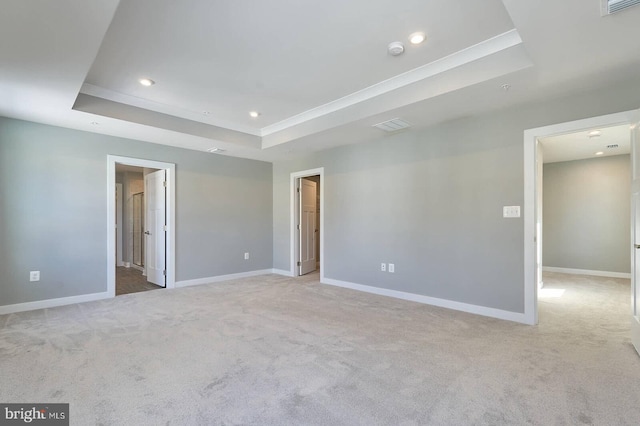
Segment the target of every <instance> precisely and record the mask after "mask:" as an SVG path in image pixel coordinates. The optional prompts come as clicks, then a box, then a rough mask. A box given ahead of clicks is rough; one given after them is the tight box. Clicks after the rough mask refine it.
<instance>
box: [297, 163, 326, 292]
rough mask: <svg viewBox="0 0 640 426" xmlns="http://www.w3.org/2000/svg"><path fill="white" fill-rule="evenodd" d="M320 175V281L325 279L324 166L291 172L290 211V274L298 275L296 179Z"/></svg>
mask: <svg viewBox="0 0 640 426" xmlns="http://www.w3.org/2000/svg"><path fill="white" fill-rule="evenodd" d="M318 175H319V176H320V253H319V254H320V282H323V281H324V167H319V168H317V169H310V170H303V171H299V172H294V173H291V181H290V185H289V188H290V195H291V196H290V199H289V205H290V213H291V215H290V216H289V224H290V230H289V232H290V235H291V240H290V243H289V246H290V248H291V250H290V259H291V263H290V269H289V274H290V275H291V276H292V277H295V276H297V275H298V274H297V273H296V270H297V266H296V265H297V262H298V255H297V249H296V248H297V247H298V243H299V241H298V239H297V238H296V235H297V232H296V231H297V230H296V215H297V214H298V212H297V208H296V181H297V180H298V179H299V178H304V177H309V176H318Z"/></svg>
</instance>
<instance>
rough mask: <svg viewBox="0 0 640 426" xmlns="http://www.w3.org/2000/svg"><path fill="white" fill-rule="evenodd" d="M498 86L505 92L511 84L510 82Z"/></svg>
mask: <svg viewBox="0 0 640 426" xmlns="http://www.w3.org/2000/svg"><path fill="white" fill-rule="evenodd" d="M500 87H502V90H504V91H505V92H508V91H509V89H511V85H510V84H503V85H502V86H500Z"/></svg>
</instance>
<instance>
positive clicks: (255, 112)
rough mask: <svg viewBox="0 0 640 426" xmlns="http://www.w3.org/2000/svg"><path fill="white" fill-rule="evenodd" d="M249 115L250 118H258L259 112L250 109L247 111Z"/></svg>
mask: <svg viewBox="0 0 640 426" xmlns="http://www.w3.org/2000/svg"><path fill="white" fill-rule="evenodd" d="M249 116H250V117H251V118H258V117H259V116H260V113H259V112H258V111H251V112H250V113H249Z"/></svg>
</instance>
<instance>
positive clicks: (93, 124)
mask: <svg viewBox="0 0 640 426" xmlns="http://www.w3.org/2000/svg"><path fill="white" fill-rule="evenodd" d="M98 124H100V123H98V122H97V121H92V122H91V125H92V126H97V125H98Z"/></svg>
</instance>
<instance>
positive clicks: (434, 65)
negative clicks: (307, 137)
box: [261, 28, 522, 136]
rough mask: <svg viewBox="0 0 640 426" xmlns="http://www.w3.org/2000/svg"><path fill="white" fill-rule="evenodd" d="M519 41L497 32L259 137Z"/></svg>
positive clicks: (271, 128)
mask: <svg viewBox="0 0 640 426" xmlns="http://www.w3.org/2000/svg"><path fill="white" fill-rule="evenodd" d="M519 44H522V39H521V38H520V34H518V31H517V30H516V29H515V28H514V29H512V30H509V31H507V32H505V33H502V34H499V35H497V36H495V37H492V38H490V39H487V40H484V41H482V42H480V43H478V44H475V45H473V46H469V47H467V48H465V49H463V50H460V51H458V52H455V53H453V54H451V55H449V56H445V57H444V58H441V59H438V60H437V61H433V62H430V63H428V64H425V65H423V66H420V67H418V68H414V69H412V70H410V71H407V72H405V73H402V74H399V75H397V76H395V77H392V78H389V79H387V80H384V81H381V82H379V83H376V84H374V85H372V86H369V87H367V88H364V89H362V90H359V91H357V92H354V93H352V94H350V95H347V96H344V97H342V98H339V99H336V100H334V101H331V102H329V103H326V104H324V105H321V106H319V107H316V108H313V109H310V110H307V111H305V112H302V113H300V114H297V115H294V116H292V117H289V118H287V119H285V120H282V121H279V122H277V123H274V124H271V125H269V126H265V127H263V128H262V129H261V136H267V135H270V134H273V133H276V132H279V131H282V130H285V129H287V128H290V127H293V126H296V125H299V124H302V123H304V122H306V121H310V120H314V119H316V118H319V117H322V116H324V115H327V114H331V113H333V112H336V111H339V110H341V109H344V108H347V107H350V106H353V105H355V104H358V103H360V102H363V101H366V100H369V99H371V98H374V97H376V96H380V95H382V94H385V93H388V92H391V91H393V90H396V89H399V88H402V87H404V86H407V85H409V84H412V83H416V82H418V81H421V80H424V79H427V78H429V77H433V76H435V75H438V74H441V73H444V72H447V71H450V70H452V69H454V68H457V67H459V66H462V65H465V64H468V63H470V62H473V61H476V60H478V59H481V58H484V57H486V56H489V55H492V54H495V53H497V52H500V51H503V50H505V49H509V48H511V47H513V46H517V45H519Z"/></svg>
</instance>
